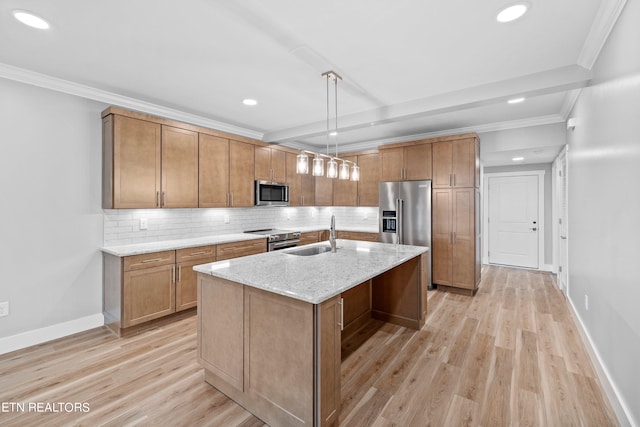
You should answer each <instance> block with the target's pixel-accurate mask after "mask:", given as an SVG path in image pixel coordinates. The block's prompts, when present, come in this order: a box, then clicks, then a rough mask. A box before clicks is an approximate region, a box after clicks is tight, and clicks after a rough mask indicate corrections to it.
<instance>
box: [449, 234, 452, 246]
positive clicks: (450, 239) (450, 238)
mask: <svg viewBox="0 0 640 427" xmlns="http://www.w3.org/2000/svg"><path fill="white" fill-rule="evenodd" d="M449 244H453V231H450V232H449Z"/></svg>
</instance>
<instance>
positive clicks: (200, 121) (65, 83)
mask: <svg viewBox="0 0 640 427" xmlns="http://www.w3.org/2000/svg"><path fill="white" fill-rule="evenodd" d="M0 77H2V78H5V79H8V80H14V81H17V82H21V83H26V84H30V85H33V86H38V87H42V88H45V89H50V90H54V91H57V92H62V93H66V94H68V95H74V96H78V97H80V98H86V99H91V100H93V101H98V102H104V103H105V104H108V105H114V106H118V107H122V108H127V109H131V110H136V111H139V112H141V113H147V114H151V115H155V116H161V117H165V118H168V119H173V120H178V121H181V122H186V123H191V124H194V125H198V126H202V127H207V128H211V129H215V130H219V131H222V132H227V133H232V134H235V135H240V136H244V137H247V138H252V139H257V140H262V137H263V135H264V134H263V133H262V132H256V131H253V130H250V129H245V128H242V127H239V126H234V125H230V124H228V123H224V122H220V121H217V120H212V119H208V118H206V117H202V116H198V115H195V114H189V113H185V112H183V111H180V110H176V109H173V108H167V107H163V106H161V105H158V104H153V103H150V102H145V101H141V100H138V99H135V98H130V97H128V96H123V95H119V94H117V93H113V92H108V91H106V90H102V89H96V88H94V87H91V86H86V85H82V84H79V83H74V82H71V81H69V80H64V79H59V78H57V77H52V76H49V75H46V74H41V73H36V72H34V71H30V70H26V69H24V68H18V67H14V66H12V65H8V64H4V63H1V62H0Z"/></svg>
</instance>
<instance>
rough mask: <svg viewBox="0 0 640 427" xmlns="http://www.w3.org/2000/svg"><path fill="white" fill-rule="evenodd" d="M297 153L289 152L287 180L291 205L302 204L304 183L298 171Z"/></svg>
mask: <svg viewBox="0 0 640 427" xmlns="http://www.w3.org/2000/svg"><path fill="white" fill-rule="evenodd" d="M297 157H298V156H297V155H296V154H293V153H287V155H286V162H287V166H286V169H287V179H286V180H285V182H286V183H287V185H289V206H301V205H302V185H301V178H300V177H301V175H298V173H297V172H296V165H297V161H298V160H297Z"/></svg>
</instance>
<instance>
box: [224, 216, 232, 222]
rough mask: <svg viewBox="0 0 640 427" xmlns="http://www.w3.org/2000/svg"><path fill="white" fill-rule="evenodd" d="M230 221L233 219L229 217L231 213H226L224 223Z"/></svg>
mask: <svg viewBox="0 0 640 427" xmlns="http://www.w3.org/2000/svg"><path fill="white" fill-rule="evenodd" d="M229 222H231V220H230V218H229V215H225V216H224V223H225V224H229Z"/></svg>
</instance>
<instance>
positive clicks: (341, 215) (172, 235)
mask: <svg viewBox="0 0 640 427" xmlns="http://www.w3.org/2000/svg"><path fill="white" fill-rule="evenodd" d="M332 213H333V214H335V215H336V228H338V229H341V228H342V229H364V230H372V231H375V230H377V227H378V208H376V207H265V208H246V209H239V208H234V209H106V210H104V246H119V245H129V244H137V243H149V242H156V241H162V240H174V239H189V238H194V237H201V236H210V235H221V234H233V233H242V232H244V231H246V230H255V229H259V228H296V227H315V226H320V227H326V228H328V227H329V221H330V219H331V214H332ZM227 215H228V216H229V224H225V223H224V218H225V216H227ZM141 218H146V219H147V220H148V228H147V230H140V219H141Z"/></svg>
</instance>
